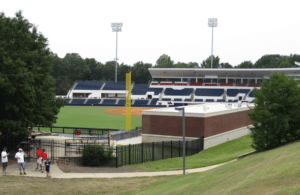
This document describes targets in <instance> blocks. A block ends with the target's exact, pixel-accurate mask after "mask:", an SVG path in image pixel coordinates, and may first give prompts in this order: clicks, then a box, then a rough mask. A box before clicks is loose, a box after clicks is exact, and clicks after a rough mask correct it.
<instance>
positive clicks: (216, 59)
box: [201, 56, 220, 68]
mask: <svg viewBox="0 0 300 195" xmlns="http://www.w3.org/2000/svg"><path fill="white" fill-rule="evenodd" d="M219 67H220V58H219V56H217V57H215V56H213V68H219ZM201 68H211V56H209V57H208V58H206V60H203V61H202V63H201Z"/></svg>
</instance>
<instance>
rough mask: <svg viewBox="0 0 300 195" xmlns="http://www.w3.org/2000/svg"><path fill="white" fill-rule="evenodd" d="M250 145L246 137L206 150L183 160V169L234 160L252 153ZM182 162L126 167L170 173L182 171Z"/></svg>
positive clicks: (158, 162)
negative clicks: (184, 162) (184, 163)
mask: <svg viewBox="0 0 300 195" xmlns="http://www.w3.org/2000/svg"><path fill="white" fill-rule="evenodd" d="M251 143H252V140H251V138H250V135H246V136H243V137H241V138H238V139H235V140H231V141H228V142H225V143H223V144H220V145H217V146H214V147H211V148H208V149H206V150H203V151H202V152H200V153H198V154H195V155H192V156H187V157H186V158H185V161H186V165H185V167H186V169H192V168H199V167H206V166H210V165H215V164H220V163H224V162H228V161H231V160H233V159H236V158H237V157H238V156H239V155H242V154H245V153H247V152H251V151H253V150H254V149H253V148H252V147H251ZM182 161H183V158H182V157H177V158H170V159H165V160H158V161H152V162H147V163H143V164H136V165H127V166H130V167H134V168H139V169H143V170H145V171H150V172H153V171H171V170H180V169H182Z"/></svg>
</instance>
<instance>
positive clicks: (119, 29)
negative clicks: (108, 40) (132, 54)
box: [111, 23, 123, 82]
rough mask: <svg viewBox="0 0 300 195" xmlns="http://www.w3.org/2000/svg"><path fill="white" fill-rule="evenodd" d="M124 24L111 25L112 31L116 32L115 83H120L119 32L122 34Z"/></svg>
mask: <svg viewBox="0 0 300 195" xmlns="http://www.w3.org/2000/svg"><path fill="white" fill-rule="evenodd" d="M122 26H123V23H111V27H112V31H113V32H116V58H115V60H116V70H115V82H117V81H118V78H117V73H118V65H117V61H118V32H122Z"/></svg>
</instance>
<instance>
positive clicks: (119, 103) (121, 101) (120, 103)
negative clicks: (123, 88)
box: [117, 100, 126, 106]
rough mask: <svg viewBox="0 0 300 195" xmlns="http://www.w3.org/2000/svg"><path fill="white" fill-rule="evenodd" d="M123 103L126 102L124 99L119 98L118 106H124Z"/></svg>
mask: <svg viewBox="0 0 300 195" xmlns="http://www.w3.org/2000/svg"><path fill="white" fill-rule="evenodd" d="M125 104H126V100H119V102H118V104H117V105H118V106H125Z"/></svg>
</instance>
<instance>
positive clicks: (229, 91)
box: [227, 89, 250, 97]
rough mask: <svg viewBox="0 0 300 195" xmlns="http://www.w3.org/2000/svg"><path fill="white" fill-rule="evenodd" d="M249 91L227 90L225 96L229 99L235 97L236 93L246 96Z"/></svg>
mask: <svg viewBox="0 0 300 195" xmlns="http://www.w3.org/2000/svg"><path fill="white" fill-rule="evenodd" d="M249 91H250V89H227V95H228V96H229V97H236V96H237V94H238V93H245V94H247V93H248V92H249Z"/></svg>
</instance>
